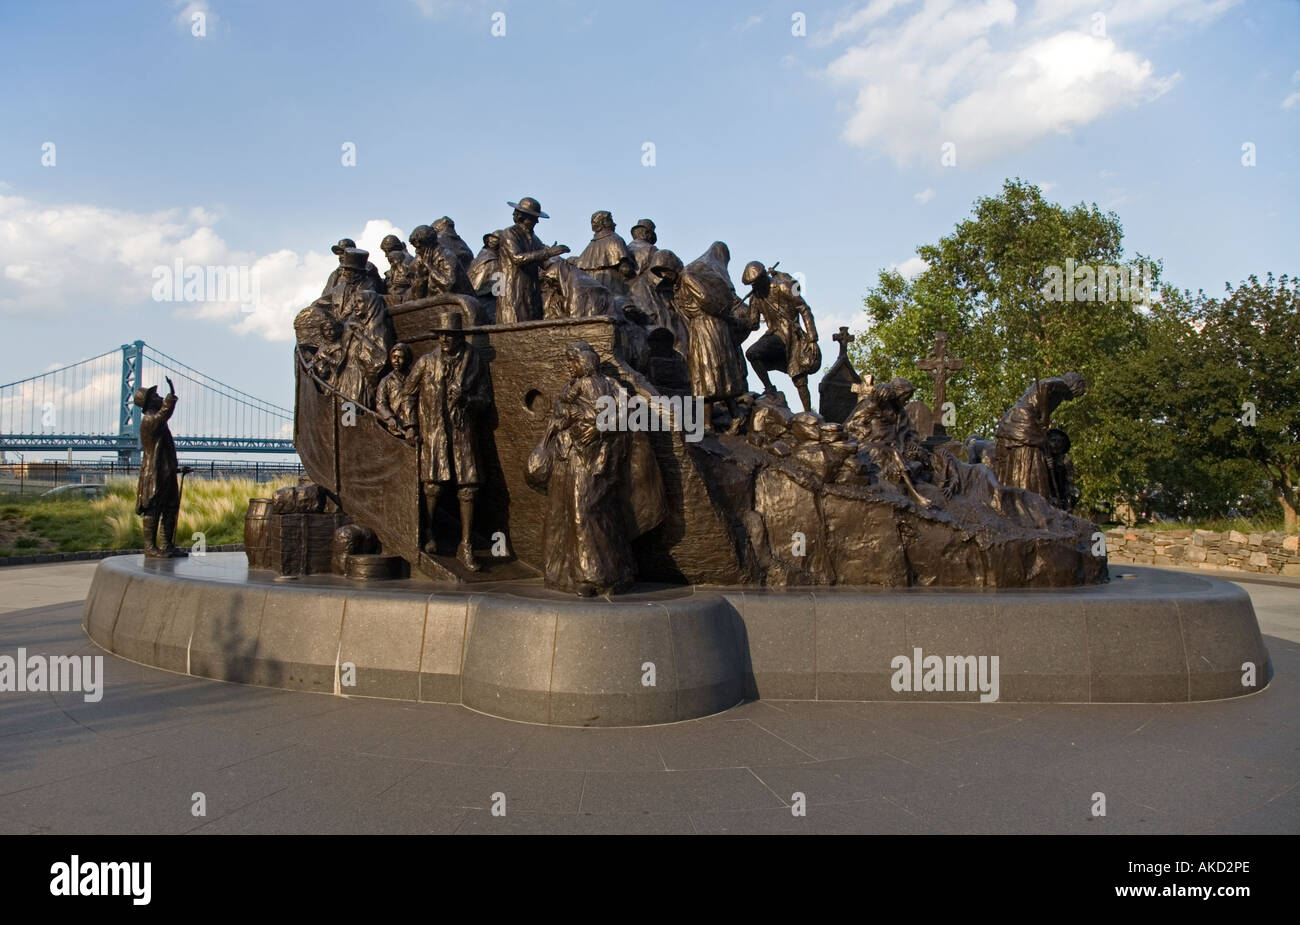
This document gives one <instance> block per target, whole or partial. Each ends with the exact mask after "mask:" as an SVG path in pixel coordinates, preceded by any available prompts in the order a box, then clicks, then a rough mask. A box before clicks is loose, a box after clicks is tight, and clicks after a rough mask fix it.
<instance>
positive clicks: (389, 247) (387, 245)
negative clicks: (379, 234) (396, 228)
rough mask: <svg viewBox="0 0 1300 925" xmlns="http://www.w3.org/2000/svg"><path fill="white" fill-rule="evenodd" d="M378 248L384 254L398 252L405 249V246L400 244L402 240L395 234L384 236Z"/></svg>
mask: <svg viewBox="0 0 1300 925" xmlns="http://www.w3.org/2000/svg"><path fill="white" fill-rule="evenodd" d="M379 246H380V247H381V248H382V249H383V251H384V253H388V252H389V251H400V250H403V249H405V247H406V245H405V244H403V243H402V239H401V238H399V237H398V236H397V235H395V234H390V235H385V236H384V240H382V241H380V242H379Z"/></svg>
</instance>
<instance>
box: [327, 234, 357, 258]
mask: <svg viewBox="0 0 1300 925" xmlns="http://www.w3.org/2000/svg"><path fill="white" fill-rule="evenodd" d="M356 246H357V242H356V241H353V240H352V239H351V238H339V243H338V244H335V245H334V246H333V247H331V248H330V250H332V251H333V252H334V253H335V254H338V255H340V256H341V255H342V254H343V252H344V251H345V250H347V249H348V248H349V247H356Z"/></svg>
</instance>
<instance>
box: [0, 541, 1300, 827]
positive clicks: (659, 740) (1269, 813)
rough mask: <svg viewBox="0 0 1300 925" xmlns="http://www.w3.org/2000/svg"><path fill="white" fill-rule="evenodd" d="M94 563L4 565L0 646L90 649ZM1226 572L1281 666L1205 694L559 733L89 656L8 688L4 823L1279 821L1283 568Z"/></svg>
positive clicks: (1292, 713)
mask: <svg viewBox="0 0 1300 925" xmlns="http://www.w3.org/2000/svg"><path fill="white" fill-rule="evenodd" d="M96 565H97V563H93V562H90V563H80V562H78V563H69V564H54V565H42V566H30V567H8V568H3V569H0V654H8V655H14V654H15V650H17V649H18V648H20V647H22V648H25V649H26V650H27V651H28V652H29V653H41V654H46V655H56V654H79V655H98V654H103V653H101V651H100V650H99V649H98V648H96V647H95V646H94V645H93V644H92V643H91V642H90V641H89V640H88V639H87V637H86V636H85V634H84V633H83V631H82V629H81V625H80V623H81V603H82V600H83V598H84V597H85V594H86V589H87V588H88V587H89V584H90V579H91V575H92V574H93V572H94V569H95V567H96ZM1220 577H1227V576H1220ZM1241 586H1242V587H1243V588H1245V589H1246V590H1247V591H1248V592H1249V593H1250V596H1251V599H1252V601H1253V603H1254V606H1255V610H1256V613H1257V615H1258V617H1259V621H1260V626H1261V629H1262V631H1263V633H1264V636H1265V643H1266V645H1267V647H1268V649H1269V652H1270V654H1271V656H1272V659H1273V664H1274V670H1275V673H1276V677H1275V678H1274V680H1273V682H1272V684H1271V685H1270V686H1269V687H1268V688H1267V689H1265V690H1264V691H1262V692H1260V693H1259V694H1255V695H1252V696H1249V697H1242V698H1237V699H1234V700H1229V701H1218V702H1211V703H1183V704H1163V705H1152V704H1145V705H1139V704H1133V705H1127V704H1126V705H1091V706H1085V705H1043V704H1011V703H993V704H926V703H827V702H801V701H759V702H753V703H747V704H744V705H742V706H739V707H737V708H735V709H733V710H729V711H727V712H726V713H723V714H720V715H717V716H713V717H709V718H706V719H702V720H694V721H690V722H684V723H678V724H674V725H668V726H657V727H650V728H628V729H572V728H555V727H544V726H534V725H528V724H522V723H514V722H509V721H505V720H500V719H495V718H492V717H488V716H484V715H481V714H478V713H474V712H472V711H470V710H468V709H466V708H464V707H461V706H444V705H437V704H420V703H407V702H396V701H382V700H367V699H360V698H344V697H336V696H326V695H319V694H306V693H294V692H288V691H281V690H270V689H263V688H256V687H250V686H245V685H238V684H226V683H221V682H216V681H206V680H198V679H194V678H189V677H186V676H182V675H176V674H171V673H168V672H165V671H160V670H157V669H153V668H148V667H144V666H141V665H137V664H135V663H132V662H128V661H125V660H123V659H121V658H118V657H116V656H112V655H104V672H105V680H104V695H103V699H102V700H100V701H99V702H98V703H88V702H86V701H85V699H84V697H83V695H82V694H80V693H55V694H51V693H13V692H10V693H2V694H0V833H67V834H92V833H159V834H162V833H186V832H191V833H195V834H205V833H315V832H320V833H354V832H355V833H379V832H391V833H448V834H450V833H459V834H468V833H496V832H510V833H527V832H536V833H542V832H554V833H567V832H576V833H617V832H627V833H642V832H644V833H746V832H755V833H931V832H934V833H984V832H987V833H1099V834H1100V833H1290V834H1294V833H1297V832H1300V789H1298V788H1297V784H1300V689H1298V688H1297V683H1296V679H1297V677H1300V582H1290V583H1287V582H1285V581H1278V582H1277V583H1273V584H1265V583H1259V582H1254V581H1251V582H1242V584H1241ZM1096 793H1102V794H1104V795H1105V810H1106V812H1105V815H1104V816H1094V815H1093V812H1092V809H1093V806H1094V805H1095V802H1096V801H1095V799H1094V794H1096ZM195 794H202V795H203V802H204V803H205V804H206V805H205V812H206V814H205V815H203V816H196V815H194V813H193V809H192V808H193V807H194V805H195V802H196V797H195ZM800 795H802V796H800ZM801 805H802V806H803V809H804V814H803V815H798V814H796V812H795V810H797V809H798V808H799V807H800V806H801ZM494 808H495V810H496V812H495V813H494ZM502 813H503V814H502Z"/></svg>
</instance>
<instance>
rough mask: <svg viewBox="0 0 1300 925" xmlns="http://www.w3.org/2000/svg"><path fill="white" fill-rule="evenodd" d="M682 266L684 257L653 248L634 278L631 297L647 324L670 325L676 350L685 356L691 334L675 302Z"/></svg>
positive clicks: (666, 326) (652, 325) (665, 326)
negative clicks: (675, 290)
mask: <svg viewBox="0 0 1300 925" xmlns="http://www.w3.org/2000/svg"><path fill="white" fill-rule="evenodd" d="M641 253H643V254H644V253H647V251H645V250H642V251H641ZM683 269H685V268H684V267H683V266H682V260H681V258H680V257H678V256H677V255H676V254H674V253H673V252H672V251H670V250H666V249H664V250H660V249H659V248H653V249H652V250H651V251H650V252H649V256H648V257H647V258H646V265H645V269H644V270H642V271H641V273H640V274H638V275H637V277H636V279H634V280H632V287H631V297H632V302H633V303H634V304H635V305H636V307H637V308H639V309H641V311H642V313H643V314H644V315H645V317H646V324H647V326H648V327H650V328H651V329H653V328H656V327H661V328H667V329H668V330H669V331H671V332H672V334H673V341H674V343H675V344H676V349H677V352H678V353H680V354H681V355H682V356H683V357H684V356H686V355H687V352H688V350H689V346H690V335H689V334H688V333H687V331H686V322H685V320H684V319H683V318H682V316H681V313H680V312H678V311H677V307H676V305H674V304H673V298H674V296H673V293H674V289H675V287H676V285H677V277H679V276H680V275H681V273H682V270H683Z"/></svg>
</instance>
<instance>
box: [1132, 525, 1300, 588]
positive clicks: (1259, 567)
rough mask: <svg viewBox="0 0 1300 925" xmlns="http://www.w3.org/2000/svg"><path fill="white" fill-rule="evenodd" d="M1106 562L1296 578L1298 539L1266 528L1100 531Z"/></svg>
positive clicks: (1299, 565)
mask: <svg viewBox="0 0 1300 925" xmlns="http://www.w3.org/2000/svg"><path fill="white" fill-rule="evenodd" d="M1106 555H1107V557H1108V558H1109V560H1110V561H1111V562H1131V563H1133V564H1135V565H1181V566H1186V567H1188V568H1203V569H1229V570H1236V571H1241V572H1259V573H1263V574H1269V575H1289V576H1293V577H1300V536H1298V535H1296V534H1288V533H1282V532H1281V531H1278V530H1270V531H1269V532H1267V533H1238V532H1237V531H1236V530H1229V531H1227V532H1224V533H1217V532H1215V531H1214V530H1134V529H1124V528H1121V529H1116V530H1110V531H1108V532H1107V533H1106Z"/></svg>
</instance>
